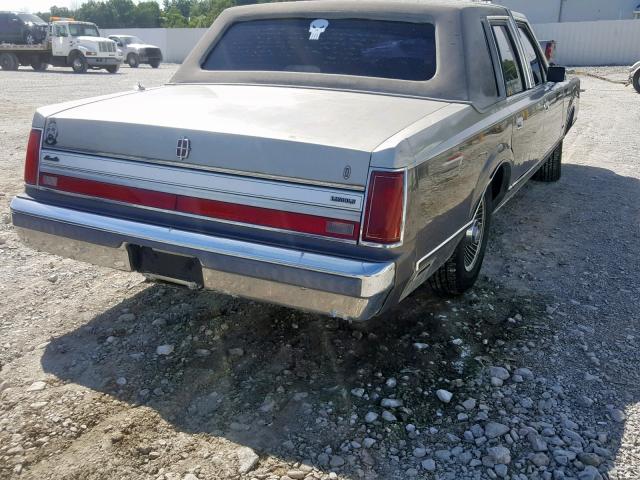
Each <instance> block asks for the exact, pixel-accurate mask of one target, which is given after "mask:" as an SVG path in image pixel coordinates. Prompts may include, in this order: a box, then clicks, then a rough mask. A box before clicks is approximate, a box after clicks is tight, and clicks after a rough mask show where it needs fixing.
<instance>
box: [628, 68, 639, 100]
mask: <svg viewBox="0 0 640 480" xmlns="http://www.w3.org/2000/svg"><path fill="white" fill-rule="evenodd" d="M629 83H630V84H631V85H633V88H635V89H636V92H638V93H640V62H637V63H635V64H634V65H633V66H632V67H631V68H630V69H629Z"/></svg>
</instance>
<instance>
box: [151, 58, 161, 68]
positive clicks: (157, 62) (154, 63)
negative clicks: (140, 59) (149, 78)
mask: <svg viewBox="0 0 640 480" xmlns="http://www.w3.org/2000/svg"><path fill="white" fill-rule="evenodd" d="M149 65H151V68H158V67H159V66H160V60H151V61H150V62H149Z"/></svg>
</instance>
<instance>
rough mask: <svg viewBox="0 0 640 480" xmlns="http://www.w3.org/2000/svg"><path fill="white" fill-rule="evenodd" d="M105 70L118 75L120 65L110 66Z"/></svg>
mask: <svg viewBox="0 0 640 480" xmlns="http://www.w3.org/2000/svg"><path fill="white" fill-rule="evenodd" d="M104 69H105V70H106V71H107V72H109V73H118V70H120V65H109V66H108V67H104Z"/></svg>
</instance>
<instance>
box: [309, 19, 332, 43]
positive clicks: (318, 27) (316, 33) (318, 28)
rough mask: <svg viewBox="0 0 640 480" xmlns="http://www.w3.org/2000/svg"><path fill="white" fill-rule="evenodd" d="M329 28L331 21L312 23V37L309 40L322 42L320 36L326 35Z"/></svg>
mask: <svg viewBox="0 0 640 480" xmlns="http://www.w3.org/2000/svg"><path fill="white" fill-rule="evenodd" d="M328 26H329V20H323V19H318V20H314V21H313V22H311V26H310V27H309V33H310V34H311V36H310V37H309V40H320V35H322V34H323V33H324V31H325V30H326V29H327V27H328Z"/></svg>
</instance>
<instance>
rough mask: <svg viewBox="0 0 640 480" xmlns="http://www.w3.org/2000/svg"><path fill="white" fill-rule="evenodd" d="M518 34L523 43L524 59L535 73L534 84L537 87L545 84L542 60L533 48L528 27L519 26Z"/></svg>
mask: <svg viewBox="0 0 640 480" xmlns="http://www.w3.org/2000/svg"><path fill="white" fill-rule="evenodd" d="M518 32H519V33H520V40H521V41H522V46H523V47H524V57H525V60H526V61H527V62H529V65H531V72H532V73H533V83H534V84H535V85H541V84H542V83H544V73H543V71H544V68H543V66H542V60H541V58H540V55H539V54H538V51H537V50H536V48H535V47H534V46H533V42H532V41H531V36H530V35H529V32H528V31H527V29H526V27H524V26H522V25H518Z"/></svg>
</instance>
